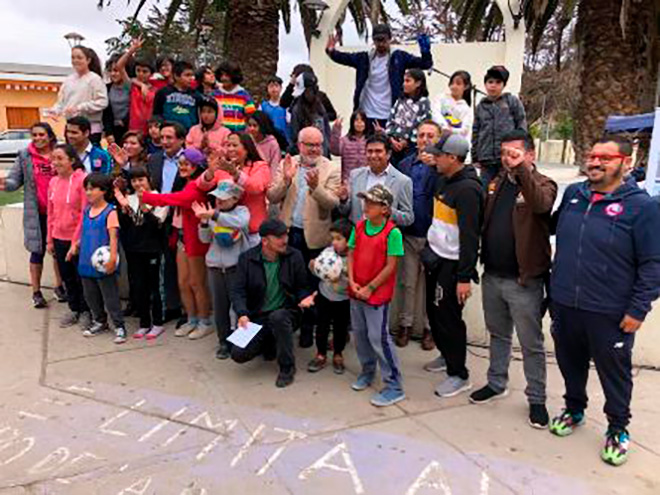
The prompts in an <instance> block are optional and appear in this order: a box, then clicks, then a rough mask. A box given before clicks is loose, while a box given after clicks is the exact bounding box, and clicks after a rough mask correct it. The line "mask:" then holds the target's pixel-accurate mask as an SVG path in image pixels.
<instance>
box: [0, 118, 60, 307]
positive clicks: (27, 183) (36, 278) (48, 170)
mask: <svg viewBox="0 0 660 495" xmlns="http://www.w3.org/2000/svg"><path fill="white" fill-rule="evenodd" d="M30 132H31V134H32V142H31V143H30V144H29V145H28V147H27V148H26V149H25V150H22V151H20V152H19V153H18V156H17V157H16V161H15V162H14V166H13V167H12V168H11V170H10V171H9V173H8V174H7V177H5V178H0V191H7V192H11V191H16V190H18V189H20V188H21V187H23V188H24V192H23V236H24V237H23V243H24V245H25V248H26V249H27V250H28V252H29V253H30V283H31V285H32V304H33V306H34V307H35V308H45V307H46V306H47V305H48V303H47V302H46V299H45V298H44V296H43V294H42V292H41V276H42V273H43V268H44V255H45V254H46V234H47V230H48V227H47V225H48V222H47V218H48V217H47V215H48V185H49V184H50V181H51V179H52V178H53V177H54V176H55V169H54V168H53V166H52V162H51V153H52V151H53V148H54V147H55V145H56V144H57V137H56V136H55V132H53V128H52V127H51V126H50V124H47V123H45V122H37V123H36V124H34V125H32V127H31V129H30ZM55 277H56V289H55V296H56V297H57V299H58V300H59V301H62V302H63V301H65V300H66V292H65V291H64V288H63V287H62V280H61V278H60V274H59V270H57V264H55Z"/></svg>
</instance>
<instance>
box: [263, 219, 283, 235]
mask: <svg viewBox="0 0 660 495" xmlns="http://www.w3.org/2000/svg"><path fill="white" fill-rule="evenodd" d="M286 233H287V228H286V224H285V223H284V222H283V221H282V220H278V219H277V218H268V219H266V220H264V221H263V223H262V224H261V226H260V227H259V235H260V236H261V237H267V236H269V235H274V236H275V237H280V236H283V235H284V234H286Z"/></svg>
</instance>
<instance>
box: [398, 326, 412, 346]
mask: <svg viewBox="0 0 660 495" xmlns="http://www.w3.org/2000/svg"><path fill="white" fill-rule="evenodd" d="M411 333H412V328H411V327H399V328H397V331H396V335H395V336H394V344H395V345H396V346H397V347H406V346H407V345H408V342H410V334H411Z"/></svg>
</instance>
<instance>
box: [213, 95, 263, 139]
mask: <svg viewBox="0 0 660 495" xmlns="http://www.w3.org/2000/svg"><path fill="white" fill-rule="evenodd" d="M213 97H214V98H215V99H216V100H217V102H218V105H220V106H221V107H222V112H223V121H222V123H223V125H224V126H225V127H226V128H227V129H229V130H230V131H244V130H245V127H246V126H247V122H246V120H247V118H248V116H249V115H251V114H253V113H254V112H255V110H256V107H255V105H254V101H252V96H250V93H248V92H247V91H245V89H243V87H242V86H236V87H235V88H234V89H232V90H231V91H226V90H224V89H222V88H219V89H217V90H216V91H214V92H213Z"/></svg>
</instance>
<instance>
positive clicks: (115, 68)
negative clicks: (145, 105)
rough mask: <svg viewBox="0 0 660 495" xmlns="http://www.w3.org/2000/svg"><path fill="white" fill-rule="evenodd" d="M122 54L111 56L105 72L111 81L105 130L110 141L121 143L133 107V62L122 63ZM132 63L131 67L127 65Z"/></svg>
mask: <svg viewBox="0 0 660 495" xmlns="http://www.w3.org/2000/svg"><path fill="white" fill-rule="evenodd" d="M120 59H121V57H120V55H118V54H116V55H113V56H112V57H110V59H109V60H108V61H107V62H106V64H105V72H106V74H107V76H108V79H109V80H110V82H109V83H108V85H107V86H106V88H107V90H108V106H107V107H105V110H103V132H104V134H105V139H106V141H107V142H108V143H110V144H112V143H117V144H119V145H121V143H122V138H123V137H124V134H125V133H126V131H128V123H129V110H130V107H131V79H130V77H129V72H130V73H133V67H132V66H133V63H132V61H128V63H123V65H122V64H120V63H119V60H120ZM127 65H130V67H127Z"/></svg>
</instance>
